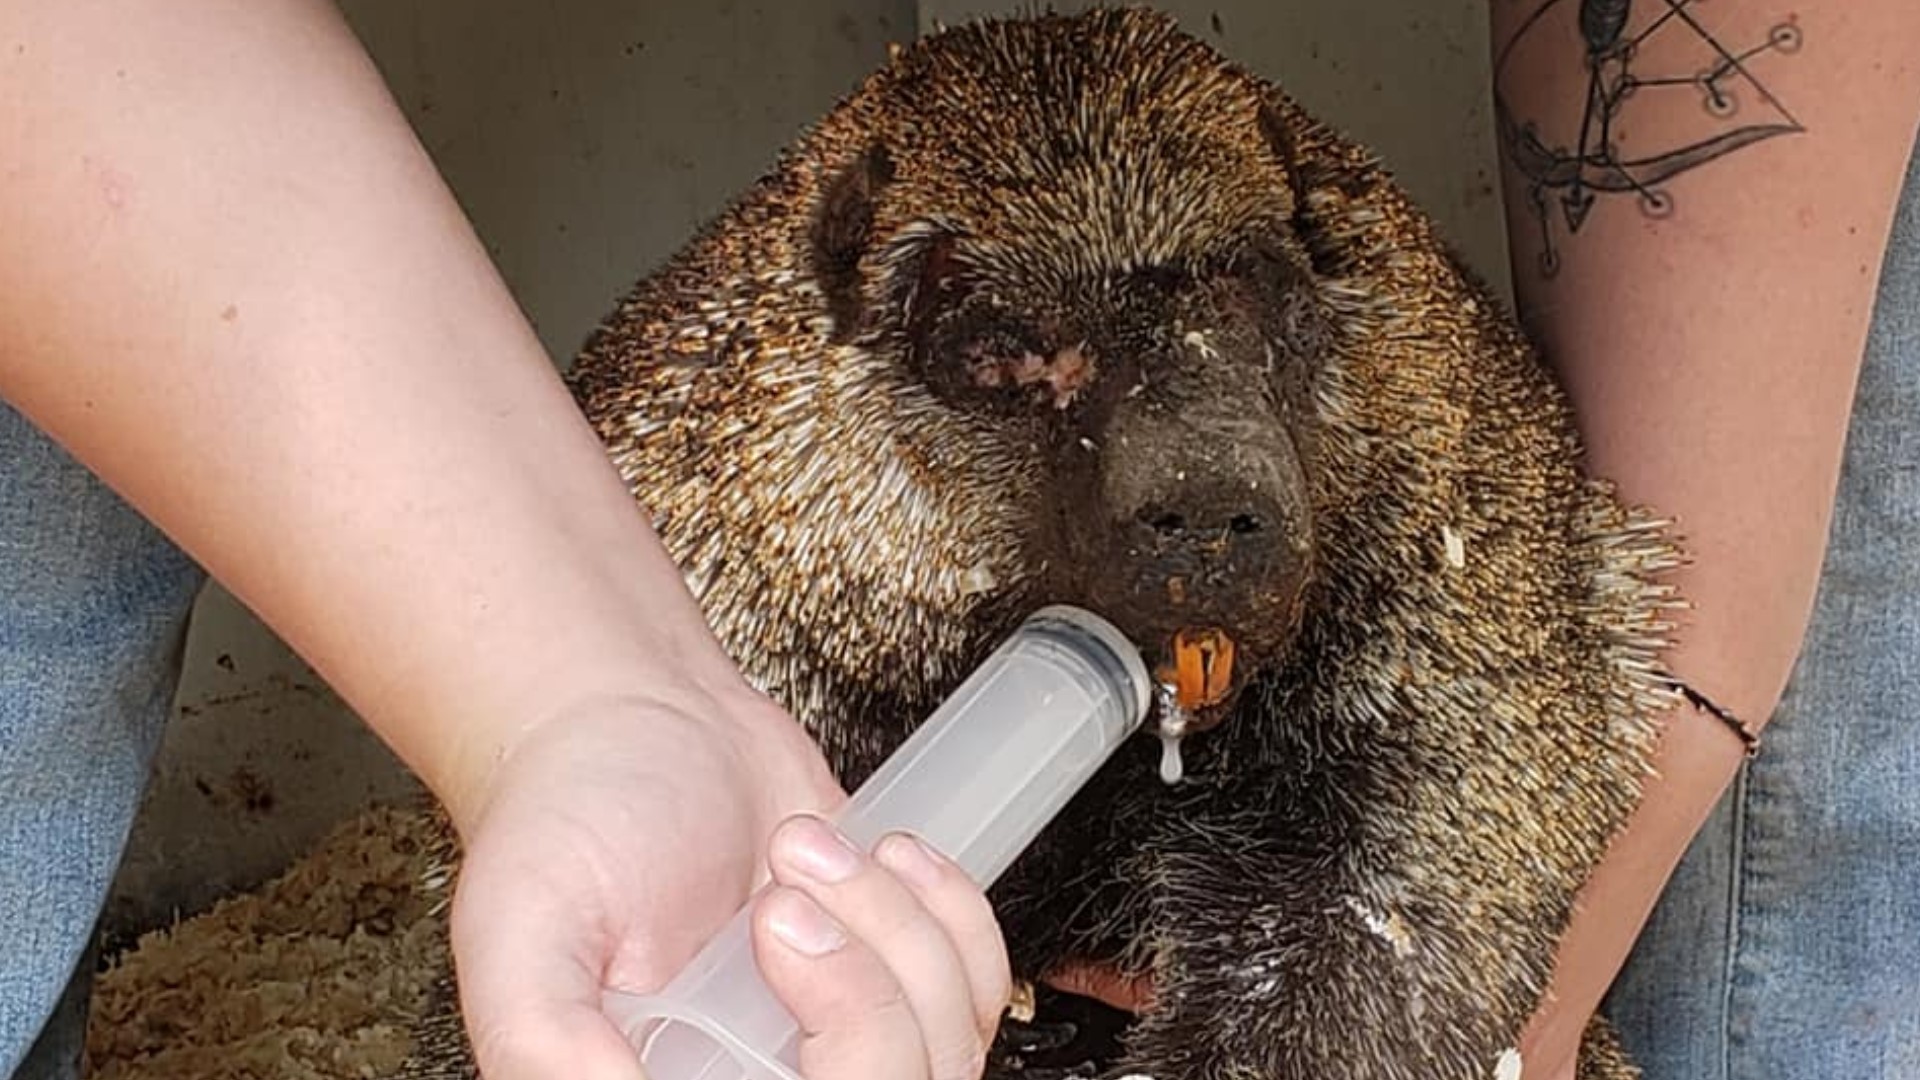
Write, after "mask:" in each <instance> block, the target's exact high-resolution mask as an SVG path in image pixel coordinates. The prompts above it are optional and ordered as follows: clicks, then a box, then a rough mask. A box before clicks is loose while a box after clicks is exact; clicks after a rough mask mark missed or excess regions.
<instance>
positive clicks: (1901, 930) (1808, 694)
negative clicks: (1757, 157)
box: [1609, 155, 1920, 1080]
mask: <svg viewBox="0 0 1920 1080" xmlns="http://www.w3.org/2000/svg"><path fill="white" fill-rule="evenodd" d="M1609 1009H1610V1012H1609V1015H1610V1016H1611V1017H1612V1019H1613V1020H1614V1021H1615V1023H1616V1024H1618V1025H1619V1027H1620V1028H1621V1033H1622V1036H1623V1037H1624V1038H1625V1040H1626V1042H1627V1044H1628V1046H1629V1048H1630V1049H1631V1050H1632V1051H1633V1052H1634V1053H1635V1054H1636V1055H1637V1057H1638V1058H1639V1060H1640V1062H1641V1064H1642V1065H1643V1066H1644V1067H1645V1069H1646V1075H1647V1080H1827V1078H1829V1077H1833V1078H1838V1077H1846V1078H1848V1080H1875V1078H1885V1080H1912V1078H1916V1077H1920V155H1917V156H1916V157H1915V159H1914V161H1913V162H1912V163H1911V164H1910V165H1909V168H1908V173H1907V187H1906V193H1905V196H1904V197H1903V199H1902V205H1901V208H1900V213H1899V217H1898V220H1897V223H1896V225H1895V228H1894V235H1893V238H1892V241H1891V243H1890V245H1889V249H1888V256H1887V266H1886V269H1885V271H1884V273H1883V274H1882V276H1881V281H1880V295H1879V299H1878V303H1877V306H1876V308H1875V312H1874V321H1873V327H1872V331H1871V336H1870V340H1869V343H1868V347H1867V355H1866V359H1865V367H1864V370H1863V371H1862V374H1861V378H1860V387H1859V396H1858V399H1857V401H1856V403H1855V405H1854V411H1853V417H1852V423H1851V426H1850V428H1849V430H1848V436H1847V452H1846V460H1845V466H1844V472H1843V474H1842V477H1841V482H1840V493H1839V503H1838V506H1837V507H1836V508H1835V513H1834V520H1833V528H1832V533H1831V538H1830V547H1829V550H1828V553H1827V561H1826V566H1825V568H1824V570H1823V574H1822V577H1821V582H1820V592H1819V597H1818V599H1817V600H1816V602H1815V609H1814V614H1813V621H1812V626H1811V629H1810V631H1809V635H1808V638H1807V641H1806V644H1805V647H1804V649H1803V651H1802V653H1801V656H1800V660H1799V664H1798V666H1797V667H1796V668H1795V670H1794V675H1793V680H1792V682H1791V684H1790V685H1789V687H1788V689H1787V693H1786V695H1785V697H1784V699H1783V700H1782V702H1781V704H1780V708H1779V711H1778V712H1776V713H1775V714H1774V717H1773V722H1772V724H1771V726H1769V727H1768V728H1767V732H1766V746H1765V748H1764V749H1763V750H1762V752H1761V754H1760V755H1759V757H1757V758H1756V759H1754V760H1753V761H1751V762H1749V763H1748V765H1747V767H1746V769H1745V771H1744V772H1743V773H1742V774H1741V775H1740V777H1739V778H1738V779H1737V780H1736V782H1735V784H1734V786H1733V788H1732V789H1731V790H1730V791H1729V792H1728V793H1727V796H1726V797H1725V798H1724V799H1723V800H1722V801H1721V804H1720V805H1719V806H1718V807H1717V808H1716V811H1715V813H1714V816H1713V818H1712V819H1711V820H1710V821H1709V822H1708V823H1707V826H1706V828H1705V830H1704V831H1703V832H1702V833H1701V834H1700V835H1699V837H1697V838H1696V840H1695V843H1694V844H1693V846H1692V848H1691V849H1689V851H1688V853H1687V856H1686V858H1685V860H1684V861H1683V862H1682V864H1681V866H1680V869H1679V871H1678V872H1677V873H1676V874H1675V876H1674V879H1673V881H1672V882H1671V883H1670V884H1669V885H1668V888H1667V891H1666V893H1665V894H1664V895H1663V897H1662V898H1661V902H1660V905H1659V907H1658V908H1657V909H1656V910H1655V912H1654V915H1653V918H1652V921H1651V922H1650V923H1649V925H1648V927H1647V929H1646V931H1645V933H1643V934H1642V935H1641V938H1640V942H1639V944H1638V946H1637V948H1636V950H1635V952H1634V955H1633V958H1632V960H1631V961H1630V962H1629V964H1628V966H1627V968H1626V970H1625V971H1624V972H1623V973H1622V975H1621V978H1620V979H1619V981H1618V982H1617V983H1616V984H1615V986H1614V990H1613V994H1612V997H1611V1000H1610V1002H1609Z"/></svg>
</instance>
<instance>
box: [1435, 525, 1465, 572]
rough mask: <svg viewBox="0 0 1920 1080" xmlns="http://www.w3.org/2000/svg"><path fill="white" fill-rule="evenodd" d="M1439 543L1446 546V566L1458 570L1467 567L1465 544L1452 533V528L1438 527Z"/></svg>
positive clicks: (1458, 535) (1457, 535) (1459, 537)
mask: <svg viewBox="0 0 1920 1080" xmlns="http://www.w3.org/2000/svg"><path fill="white" fill-rule="evenodd" d="M1440 542H1441V543H1443V544H1445V545H1446V549H1447V565H1448V566H1451V567H1453V568H1454V569H1455V570H1459V569H1461V568H1462V567H1464V566H1466V565H1467V542H1466V541H1465V540H1464V539H1462V538H1461V536H1460V534H1459V533H1457V532H1454V531H1453V526H1451V525H1442V526H1440Z"/></svg>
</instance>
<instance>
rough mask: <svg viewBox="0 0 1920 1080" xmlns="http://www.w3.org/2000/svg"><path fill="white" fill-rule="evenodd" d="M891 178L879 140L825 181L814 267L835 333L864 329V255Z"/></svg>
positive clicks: (847, 335) (841, 337)
mask: <svg viewBox="0 0 1920 1080" xmlns="http://www.w3.org/2000/svg"><path fill="white" fill-rule="evenodd" d="M892 180H893V160H892V159H891V158H889V157H888V156H887V149H886V147H884V146H881V145H879V144H878V143H875V144H874V145H872V146H869V147H868V148H867V149H866V150H865V151H864V152H862V153H861V154H860V156H859V157H857V158H855V159H854V160H853V161H852V162H851V163H850V164H848V165H847V166H846V167H845V168H842V169H841V170H840V171H839V172H838V173H837V174H835V175H834V177H833V178H832V179H830V180H828V181H827V186H826V190H825V191H824V193H823V194H822V197H821V199H820V210H819V213H818V215H817V216H816V217H815V218H814V220H813V232H812V237H811V240H812V247H813V268H814V274H815V276H816V278H817V279H818V280H819V282H820V284H821V287H822V289H823V291H824V292H825V293H826V298H827V312H828V314H829V315H830V316H831V317H832V318H833V338H834V340H836V341H847V340H850V339H851V338H853V337H854V336H855V335H856V334H858V333H859V330H860V322H861V305H860V260H861V257H862V256H864V255H865V254H866V251H867V247H868V245H869V244H870V243H871V242H872V240H873V208H874V203H875V202H876V201H877V200H878V199H879V196H880V190H881V189H882V188H884V187H886V185H887V184H888V183H890V182H891V181H892Z"/></svg>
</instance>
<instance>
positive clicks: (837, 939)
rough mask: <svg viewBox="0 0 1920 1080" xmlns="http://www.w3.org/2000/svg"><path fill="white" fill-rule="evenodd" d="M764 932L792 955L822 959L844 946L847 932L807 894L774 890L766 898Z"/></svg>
mask: <svg viewBox="0 0 1920 1080" xmlns="http://www.w3.org/2000/svg"><path fill="white" fill-rule="evenodd" d="M766 902H767V928H768V929H769V930H772V931H773V934H774V936H775V937H777V938H779V939H780V940H781V941H784V942H786V944H787V945H788V947H790V948H792V949H793V950H794V951H795V952H798V953H801V954H803V955H806V956H825V955H827V954H828V953H830V952H833V951H835V950H837V949H839V948H840V946H842V945H845V944H846V943H847V931H846V929H845V928H844V927H842V926H841V925H840V924H839V923H838V922H835V921H834V918H833V916H831V915H829V914H827V913H826V912H825V911H824V910H822V909H821V907H820V905H819V904H816V903H814V902H813V900H812V899H810V898H809V897H808V896H807V894H806V893H803V892H799V891H797V890H794V889H782V888H776V889H775V890H774V892H773V893H772V894H771V895H769V896H768V897H767V901H766Z"/></svg>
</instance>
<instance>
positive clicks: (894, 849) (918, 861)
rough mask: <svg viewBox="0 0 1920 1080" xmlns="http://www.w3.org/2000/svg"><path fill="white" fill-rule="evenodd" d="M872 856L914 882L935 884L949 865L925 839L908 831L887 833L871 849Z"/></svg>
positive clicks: (917, 883)
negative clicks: (877, 844) (875, 846)
mask: <svg viewBox="0 0 1920 1080" xmlns="http://www.w3.org/2000/svg"><path fill="white" fill-rule="evenodd" d="M873 857H874V858H875V859H877V860H879V862H880V864H881V865H882V866H885V867H886V868H887V869H889V870H892V871H893V872H894V873H896V874H899V875H900V876H901V877H904V878H906V879H907V880H908V881H911V882H913V883H914V884H916V885H929V886H931V885H938V884H939V883H940V878H941V876H942V874H943V873H944V870H945V868H946V867H948V866H951V865H952V863H950V862H948V860H947V859H946V858H945V857H944V856H942V855H941V854H940V853H939V852H937V851H935V850H933V849H932V848H931V847H928V846H927V843H926V841H924V840H922V839H920V838H919V837H917V836H914V835H912V834H910V833H891V834H889V835H888V836H887V838H886V839H884V840H882V841H880V846H879V847H877V848H875V849H874V852H873Z"/></svg>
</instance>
